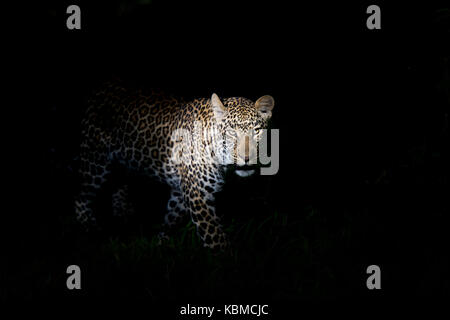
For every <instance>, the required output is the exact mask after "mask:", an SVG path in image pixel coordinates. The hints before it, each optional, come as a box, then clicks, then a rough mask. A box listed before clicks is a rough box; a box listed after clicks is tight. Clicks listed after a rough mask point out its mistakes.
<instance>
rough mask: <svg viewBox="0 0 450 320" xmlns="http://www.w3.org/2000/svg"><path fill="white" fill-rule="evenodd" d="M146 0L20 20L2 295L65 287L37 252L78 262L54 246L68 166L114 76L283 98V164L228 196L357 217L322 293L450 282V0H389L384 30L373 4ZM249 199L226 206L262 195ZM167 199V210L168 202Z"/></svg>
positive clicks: (279, 119) (200, 92) (50, 11)
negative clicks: (370, 271) (42, 280)
mask: <svg viewBox="0 0 450 320" xmlns="http://www.w3.org/2000/svg"><path fill="white" fill-rule="evenodd" d="M75 3H76V4H78V5H79V6H80V7H81V12H82V18H81V19H82V22H81V23H82V29H81V30H67V28H66V18H67V14H66V13H65V10H66V8H67V6H68V5H70V4H75ZM137 3H138V1H136V2H135V3H132V2H128V3H125V2H121V1H104V2H101V1H100V2H95V4H94V3H93V2H88V1H78V2H74V3H72V2H70V3H69V2H67V1H66V2H64V1H63V2H59V1H54V2H47V3H42V4H41V5H40V8H39V10H37V11H31V12H30V10H28V12H26V11H27V10H22V11H18V13H19V16H20V17H21V18H20V17H19V18H18V20H17V19H16V20H15V23H13V24H11V29H12V30H13V29H15V28H16V26H19V27H18V28H20V29H21V31H22V27H23V26H24V25H25V24H24V25H21V24H20V21H23V20H24V19H25V17H28V15H27V14H26V13H28V14H30V16H33V19H32V20H29V21H32V26H30V27H29V28H28V24H26V26H27V27H24V28H23V29H24V30H23V31H24V33H23V36H20V37H17V38H14V36H13V37H12V38H13V43H14V46H13V47H14V49H16V50H15V51H13V53H12V56H13V58H14V59H11V60H10V61H11V65H12V66H13V67H14V68H15V69H16V70H19V72H18V73H16V72H14V74H15V76H16V77H17V78H14V81H17V84H18V85H19V90H18V92H17V93H16V92H14V95H15V97H14V99H13V101H14V103H12V104H11V105H12V106H13V114H14V116H13V118H10V119H12V120H11V121H10V120H9V119H7V118H4V123H5V126H4V128H5V127H6V128H8V129H9V128H12V130H13V133H12V135H13V136H14V137H15V138H16V137H17V138H18V140H17V141H19V143H16V142H15V141H16V140H15V139H14V140H13V141H14V142H13V143H12V146H11V147H10V148H9V149H10V150H12V151H13V152H12V154H14V155H15V157H13V165H14V167H13V168H14V170H12V172H15V174H12V175H11V180H9V179H8V185H9V186H10V188H9V189H10V190H11V191H13V192H12V193H11V196H8V198H7V202H8V203H9V204H10V206H9V207H10V208H11V209H10V212H11V216H12V217H13V220H14V222H15V226H18V228H17V231H16V228H14V229H11V230H14V232H11V236H9V233H6V235H7V236H8V237H9V239H10V241H9V242H10V244H9V245H8V249H9V250H8V251H7V253H8V254H11V256H9V257H8V260H7V268H6V269H4V270H5V272H4V273H3V277H4V278H3V279H4V281H5V282H4V283H6V284H7V286H6V287H4V288H6V289H4V291H3V292H2V298H3V297H6V298H10V297H12V298H16V297H20V298H31V299H34V298H36V295H43V296H52V297H53V296H58V295H59V291H58V290H54V288H52V290H50V289H49V290H46V289H45V288H38V289H36V288H35V287H34V285H32V284H30V281H31V282H32V280H23V279H24V278H26V279H35V278H39V275H36V272H37V271H36V270H44V269H45V267H42V266H39V263H41V264H43V265H44V266H48V267H49V268H51V269H52V270H56V267H55V265H57V266H59V264H61V265H64V263H65V261H58V256H57V255H56V256H54V253H55V252H60V251H61V250H64V248H63V247H64V243H60V242H58V241H59V240H58V239H59V238H58V236H56V235H55V234H59V233H58V232H59V231H57V232H55V230H60V229H61V228H62V229H64V226H61V223H60V222H59V221H60V220H59V217H61V216H63V217H69V216H70V214H71V212H70V210H72V209H71V202H70V201H71V200H70V199H71V197H72V194H73V192H74V191H73V190H74V189H75V188H76V183H75V182H74V181H75V178H74V174H73V173H71V172H70V170H68V169H67V168H71V166H72V159H73V158H74V157H75V156H76V152H77V144H78V139H79V121H80V119H81V116H82V112H83V110H84V108H85V103H86V99H87V97H88V96H89V94H90V92H91V91H92V89H94V88H95V87H96V86H98V85H99V84H101V83H102V81H104V80H108V79H109V78H110V77H112V76H120V77H122V78H124V79H126V80H127V81H128V82H130V83H132V84H139V85H144V86H149V87H163V88H169V89H170V90H173V91H175V92H177V93H179V94H182V95H184V96H187V97H195V96H209V95H211V93H212V92H216V93H217V94H218V95H219V96H221V97H222V96H223V97H227V96H245V97H248V98H250V99H254V100H256V99H257V98H258V97H259V96H261V95H264V94H270V95H272V96H273V97H274V98H275V101H276V106H275V110H274V118H273V126H274V127H275V128H279V129H280V139H281V141H280V142H281V146H280V153H281V154H280V170H279V173H278V174H277V175H276V176H273V177H271V178H267V179H266V180H264V181H265V184H261V183H260V182H258V180H257V181H256V182H250V183H249V184H247V185H246V184H245V182H242V183H243V184H241V182H240V180H239V181H238V182H236V181H234V183H235V184H234V185H233V184H232V187H231V188H230V189H228V190H229V191H227V192H228V193H225V194H229V195H233V196H237V195H236V194H235V193H233V191H232V190H233V188H236V190H241V189H244V191H245V189H252V190H254V188H256V186H258V185H263V186H264V185H265V186H267V185H268V186H269V187H266V188H269V189H264V190H269V191H261V192H258V191H256V194H257V195H262V196H264V197H265V199H266V202H265V203H266V204H267V206H265V207H264V208H260V207H263V205H261V204H260V207H258V210H259V209H261V210H263V211H264V210H265V211H264V212H273V211H278V212H288V214H289V215H290V217H293V220H294V221H295V219H296V217H301V216H302V215H304V212H305V211H304V208H305V207H307V206H313V207H317V208H319V209H320V210H321V212H323V215H324V217H325V219H326V225H327V226H328V227H329V228H334V227H336V226H340V225H341V224H342V222H343V221H344V220H345V219H349V220H350V221H352V232H353V233H354V235H355V236H354V238H352V239H353V240H352V242H351V243H350V244H349V245H348V247H346V248H345V250H343V253H344V255H340V254H341V253H339V254H336V256H330V257H329V259H330V261H331V260H332V261H333V262H332V263H331V265H332V266H333V267H332V268H333V270H334V272H335V279H337V280H336V286H335V287H333V288H335V291H332V292H331V293H330V292H328V293H327V292H325V293H324V294H323V297H320V296H319V297H318V298H317V299H318V300H321V298H325V299H328V298H330V297H331V298H332V299H339V298H342V297H346V298H351V299H357V298H358V299H359V298H361V297H364V298H367V299H368V301H370V299H375V298H376V299H379V298H388V299H398V297H420V298H429V297H442V296H443V295H448V292H449V282H448V277H446V273H445V271H446V270H448V269H449V259H448V253H447V251H448V248H447V247H446V245H445V244H446V243H448V240H449V239H448V230H447V226H448V225H447V224H446V223H445V220H446V219H445V218H446V215H447V214H448V211H449V210H448V209H449V208H448V195H447V194H448V160H449V159H448V106H449V101H450V100H449V99H450V96H449V80H448V79H449V78H448V77H449V64H448V57H449V52H448V50H447V48H446V45H448V40H449V33H448V31H449V24H448V22H449V14H448V6H443V5H440V4H437V3H435V4H430V3H429V2H427V3H426V4H425V3H417V4H410V3H406V2H405V3H397V4H395V5H394V4H392V3H387V2H386V3H385V2H377V4H378V5H379V6H380V7H381V11H382V29H381V30H368V29H367V28H366V18H367V14H366V13H365V10H366V8H367V6H368V5H370V4H372V3H371V2H370V3H369V2H360V3H354V4H341V3H335V2H330V3H326V2H320V3H316V2H312V3H300V4H295V5H294V4H293V3H292V4H291V3H281V2H278V1H272V2H271V1H267V2H266V1H259V2H254V3H245V5H244V4H243V2H240V1H237V2H233V1H224V2H210V3H197V2H191V1H187V2H183V3H178V2H173V1H153V2H151V3H150V4H148V5H138V4H137ZM16 59H17V60H16ZM7 137H9V135H7ZM75 166H76V164H75ZM8 178H9V175H8ZM239 186H241V187H239ZM151 188H154V189H155V190H156V189H158V187H152V186H151V187H150V189H149V190H150V191H149V192H151V193H152V192H154V190H153V189H151ZM239 188H241V189H239ZM261 188H263V187H261ZM241 191H242V190H241ZM253 192H254V193H255V191H253ZM142 193H143V194H144V192H142ZM244 194H245V193H244ZM224 197H225V198H226V196H224ZM244 200H245V198H243V197H241V198H237V200H236V201H234V202H233V203H232V204H227V205H225V204H224V205H223V211H224V212H225V211H227V210H233V209H230V208H231V207H232V205H233V206H236V207H239V206H240V207H241V208H244V209H248V207H246V205H245V204H244V202H245V201H244ZM224 202H225V201H224ZM241 202H242V203H241ZM152 205H153V204H152ZM253 205H254V203H253ZM154 206H155V207H157V208H161V210H163V208H164V201H162V200H161V203H157V204H154ZM244 209H242V210H241V211H242V212H243V211H246V212H247V214H248V215H249V216H257V214H256V212H257V210H244ZM241 211H239V210H237V211H234V212H235V214H236V212H241ZM239 214H240V213H239ZM160 218H162V214H161V216H160ZM146 219H149V218H144V220H143V221H147V220H146ZM152 219H153V218H152ZM152 219H150V220H152ZM154 219H155V220H154V221H159V220H158V219H159V217H156V218H154ZM154 221H153V220H152V222H154ZM147 222H148V221H147ZM40 255H42V256H43V257H49V256H51V258H48V259H47V258H42V261H40V260H39V258H38V257H39V256H40ZM32 261H33V262H32ZM36 261H37V262H36ZM39 261H40V262H39ZM327 261H328V260H327ZM36 263H37V264H38V266H36ZM327 263H329V261H328V262H327ZM370 264H377V265H379V266H380V267H381V269H382V272H383V273H382V286H383V289H382V290H381V293H374V292H368V290H367V289H365V278H366V275H365V268H366V267H367V266H368V265H370ZM116 276H117V275H116ZM123 278H125V276H123ZM63 279H64V277H63ZM124 281H125V280H124ZM61 286H63V285H61ZM336 288H337V289H336ZM61 290H64V288H63V287H61ZM274 290H275V291H276V290H277V289H274ZM106 291H107V290H106V289H105V290H104V291H103V290H102V289H101V288H97V289H96V290H92V292H95V294H94V296H99V297H101V296H108V292H106ZM127 292H128V291H127ZM87 296H88V297H89V294H88V295H87ZM218 296H220V295H218ZM224 296H226V294H225V295H224ZM274 296H275V295H274ZM274 296H272V297H268V296H265V298H267V299H275V298H274ZM306 296H307V295H306ZM199 297H200V301H202V300H201V297H202V296H201V295H199ZM245 297H246V296H245V294H243V295H242V297H241V298H245ZM252 297H253V298H255V297H257V298H261V297H258V296H257V295H255V294H253V295H251V294H249V295H248V298H249V299H250V298H252ZM69 298H70V296H69ZM299 298H305V296H301V297H299ZM291 299H294V300H295V299H296V297H291ZM244 300H245V299H244ZM275 300H276V299H275ZM281 300H283V299H281ZM313 300H314V299H313ZM184 301H185V300H183V303H189V301H187V300H186V301H185V302H184Z"/></svg>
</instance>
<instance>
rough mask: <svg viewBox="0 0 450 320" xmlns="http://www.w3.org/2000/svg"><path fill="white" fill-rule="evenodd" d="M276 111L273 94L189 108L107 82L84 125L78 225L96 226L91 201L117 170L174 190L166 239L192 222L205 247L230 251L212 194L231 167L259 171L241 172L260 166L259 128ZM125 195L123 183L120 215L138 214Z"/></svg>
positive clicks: (116, 203) (117, 199)
mask: <svg viewBox="0 0 450 320" xmlns="http://www.w3.org/2000/svg"><path fill="white" fill-rule="evenodd" d="M273 105H274V102H273V98H272V97H270V96H263V97H261V98H260V99H258V101H257V102H256V103H255V102H252V101H251V100H249V99H246V98H227V99H224V100H223V102H222V101H221V100H220V99H219V97H218V96H217V95H215V94H213V95H212V97H211V98H202V99H196V100H193V101H190V102H185V101H183V100H180V99H176V98H174V97H172V96H167V95H164V94H162V93H160V92H151V93H144V92H143V91H141V90H130V89H126V88H125V87H124V86H122V85H121V84H120V83H108V84H107V85H105V86H104V87H103V88H101V89H100V90H99V91H97V92H96V94H95V95H94V96H93V98H92V99H91V100H90V102H89V107H88V110H87V113H86V116H85V118H84V120H83V121H82V142H81V156H80V158H81V166H80V176H81V179H82V182H81V190H80V193H79V194H78V196H77V199H76V201H75V203H76V205H75V208H76V214H77V218H78V220H79V221H80V222H82V223H83V224H87V225H92V224H95V222H96V218H95V215H94V212H93V206H92V205H93V201H94V199H95V197H96V195H97V193H98V191H99V190H100V188H101V187H102V186H103V185H104V183H105V182H106V181H108V179H109V176H110V174H111V171H112V170H113V168H115V167H116V166H117V165H118V166H122V167H124V168H126V169H128V170H131V171H134V172H138V173H140V174H143V175H147V176H151V177H153V178H156V179H157V180H159V181H161V182H164V183H167V184H168V185H169V186H170V187H171V194H170V199H169V202H168V204H167V213H166V215H165V218H164V231H163V233H162V234H161V235H162V237H165V232H166V231H168V230H170V229H171V228H173V227H174V226H175V225H177V224H178V223H179V222H180V221H182V220H183V218H184V217H187V216H188V217H190V218H191V220H192V222H193V223H194V224H195V226H196V228H197V233H198V235H199V236H200V238H201V239H202V241H203V243H204V245H205V246H206V247H210V248H218V249H225V248H226V247H227V246H228V240H227V237H226V235H225V233H224V232H223V228H222V225H221V224H220V219H219V218H218V216H217V215H216V213H215V206H214V194H215V193H216V192H218V191H219V190H220V189H221V187H222V185H223V183H224V173H225V171H226V170H227V168H228V167H229V165H232V164H237V167H238V170H237V171H236V173H237V174H239V175H241V176H247V175H249V174H251V173H252V172H253V170H239V166H242V165H245V164H246V163H255V161H254V160H255V159H256V154H257V152H256V150H257V144H258V141H259V139H260V136H261V132H260V129H263V128H266V127H267V122H268V120H269V118H270V117H271V111H272V108H273ZM199 126H200V127H201V128H202V130H197V129H198V128H197V127H199ZM179 132H189V133H191V135H190V136H184V135H182V134H179V135H177V133H179ZM249 132H250V133H251V134H250V133H249ZM245 168H247V167H245ZM127 197H128V187H127V186H125V185H123V186H119V187H118V189H117V190H116V191H115V192H114V193H113V197H112V200H113V214H114V215H121V214H123V213H127V212H130V211H132V208H131V207H130V206H129V205H128V202H127Z"/></svg>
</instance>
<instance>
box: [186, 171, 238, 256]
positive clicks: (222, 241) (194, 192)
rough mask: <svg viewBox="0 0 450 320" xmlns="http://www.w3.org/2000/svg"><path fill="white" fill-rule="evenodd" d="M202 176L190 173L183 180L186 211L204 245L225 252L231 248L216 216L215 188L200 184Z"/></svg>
mask: <svg viewBox="0 0 450 320" xmlns="http://www.w3.org/2000/svg"><path fill="white" fill-rule="evenodd" d="M200 178H201V174H200V175H196V174H195V172H190V174H188V175H187V176H185V177H184V179H183V180H182V185H183V188H182V191H183V197H184V203H185V206H186V211H187V212H188V213H189V215H190V217H191V219H192V222H193V223H194V224H195V226H196V227H197V234H198V236H199V237H200V238H201V240H202V241H203V245H204V246H205V247H208V248H212V249H219V250H225V249H227V248H229V241H228V237H227V235H226V234H225V233H224V232H223V229H222V225H221V224H220V219H219V217H218V216H217V215H216V208H215V205H214V195H213V192H214V191H215V190H214V188H212V187H211V186H209V187H207V186H206V185H205V184H204V183H199V179H200Z"/></svg>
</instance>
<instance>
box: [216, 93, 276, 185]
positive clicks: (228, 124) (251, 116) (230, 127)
mask: <svg viewBox="0 0 450 320" xmlns="http://www.w3.org/2000/svg"><path fill="white" fill-rule="evenodd" d="M274 104H275V101H274V99H273V98H272V97H271V96H269V95H265V96H262V97H261V98H259V99H258V100H257V101H256V102H253V101H251V100H249V99H246V98H226V99H223V101H222V100H221V99H220V98H219V97H218V96H217V95H216V94H213V95H212V97H211V106H212V109H213V111H214V117H215V119H216V121H217V123H218V124H219V131H220V135H221V137H222V139H221V144H222V145H221V150H222V154H221V156H222V157H221V162H222V164H224V165H232V164H234V165H236V174H238V175H239V176H242V177H246V176H249V175H251V174H253V173H254V172H255V170H254V168H252V165H255V164H257V162H258V144H259V142H260V141H261V137H262V133H263V129H267V127H268V122H269V119H270V118H271V117H272V110H273V107H274Z"/></svg>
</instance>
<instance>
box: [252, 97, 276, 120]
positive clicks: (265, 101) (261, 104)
mask: <svg viewBox="0 0 450 320" xmlns="http://www.w3.org/2000/svg"><path fill="white" fill-rule="evenodd" d="M274 106H275V100H274V99H273V98H272V96H267V95H266V96H262V97H261V98H259V99H258V100H257V101H256V102H255V107H256V109H257V110H258V111H259V112H260V113H261V114H262V115H263V116H265V117H271V116H272V109H273V107H274Z"/></svg>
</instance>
